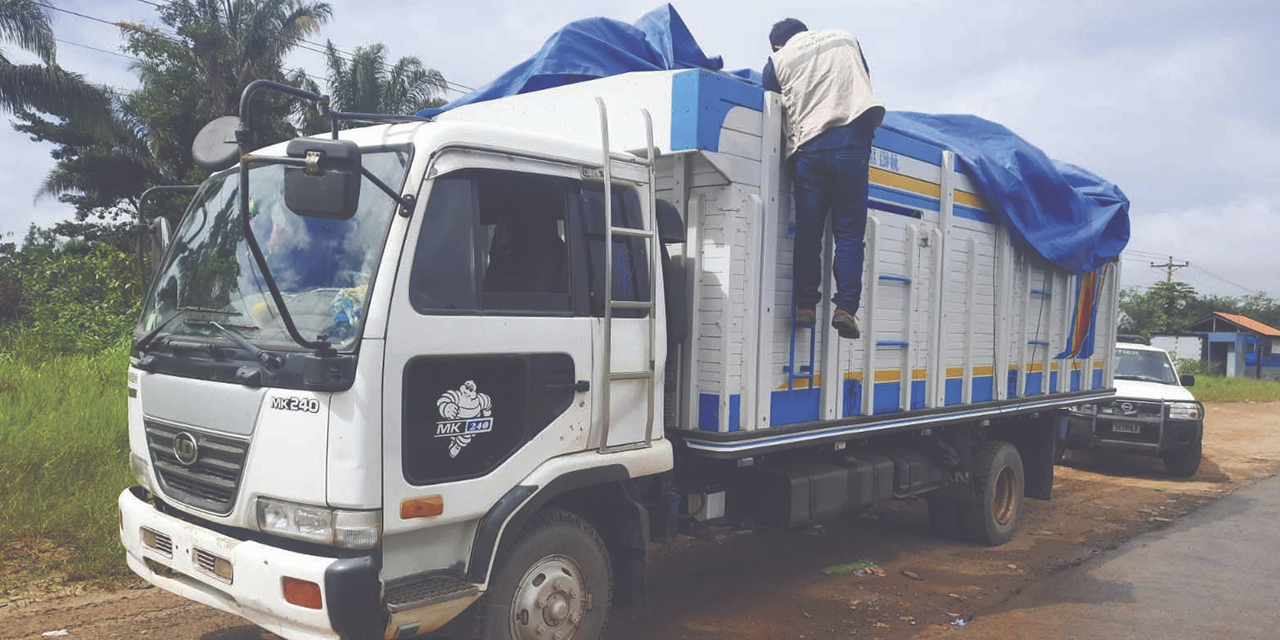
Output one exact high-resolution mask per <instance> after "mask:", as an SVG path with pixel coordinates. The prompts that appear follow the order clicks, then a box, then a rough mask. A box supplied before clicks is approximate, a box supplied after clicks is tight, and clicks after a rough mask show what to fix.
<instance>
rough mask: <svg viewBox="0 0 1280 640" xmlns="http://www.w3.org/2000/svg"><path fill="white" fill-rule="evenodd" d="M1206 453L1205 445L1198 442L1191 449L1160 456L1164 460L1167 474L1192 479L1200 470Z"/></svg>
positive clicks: (1169, 452)
mask: <svg viewBox="0 0 1280 640" xmlns="http://www.w3.org/2000/svg"><path fill="white" fill-rule="evenodd" d="M1203 453H1204V445H1203V443H1200V442H1197V443H1196V446H1194V447H1192V448H1190V449H1177V450H1175V451H1166V452H1164V453H1163V454H1161V455H1160V458H1161V459H1162V460H1164V471H1165V473H1167V474H1169V475H1171V476H1174V477H1177V478H1190V477H1191V476H1194V475H1195V474H1196V471H1198V470H1200V458H1201V457H1202V456H1203Z"/></svg>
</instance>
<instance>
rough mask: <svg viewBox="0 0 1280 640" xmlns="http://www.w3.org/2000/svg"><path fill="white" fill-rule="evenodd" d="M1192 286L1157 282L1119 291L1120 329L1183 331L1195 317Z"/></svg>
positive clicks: (1134, 332) (1154, 332)
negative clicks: (1143, 286) (1140, 287)
mask: <svg viewBox="0 0 1280 640" xmlns="http://www.w3.org/2000/svg"><path fill="white" fill-rule="evenodd" d="M1198 297H1199V294H1197V293H1196V290H1195V287H1192V286H1191V285H1189V284H1187V283H1185V282H1157V283H1156V284H1154V285H1151V286H1150V287H1148V288H1147V290H1146V291H1142V290H1141V289H1138V288H1132V289H1125V290H1123V291H1121V292H1120V313H1121V315H1120V333H1131V334H1141V335H1143V336H1147V337H1150V336H1151V335H1152V334H1156V333H1180V332H1183V331H1186V330H1187V329H1188V328H1189V327H1190V325H1191V323H1192V322H1195V321H1196V320H1197V319H1198V317H1197V316H1195V313H1196V311H1197V305H1196V300H1197V299H1198Z"/></svg>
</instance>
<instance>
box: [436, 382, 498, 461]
mask: <svg viewBox="0 0 1280 640" xmlns="http://www.w3.org/2000/svg"><path fill="white" fill-rule="evenodd" d="M436 408H438V409H439V410H440V417H441V418H444V419H443V420H441V421H440V422H437V423H436V437H437V438H449V457H450V458H456V457H458V454H459V453H461V452H462V448H463V447H465V446H467V445H468V444H470V443H471V439H472V438H473V437H475V435H476V434H478V433H488V432H490V431H493V418H492V417H491V416H492V415H493V403H492V402H491V401H490V400H489V396H488V394H484V393H480V392H479V391H477V390H476V383H475V382H474V381H472V380H468V381H466V383H464V384H463V385H462V386H461V387H459V388H458V389H450V390H448V391H446V392H444V395H442V396H440V399H439V400H436Z"/></svg>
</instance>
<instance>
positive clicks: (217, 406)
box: [119, 7, 1127, 640]
mask: <svg viewBox="0 0 1280 640" xmlns="http://www.w3.org/2000/svg"><path fill="white" fill-rule="evenodd" d="M659 13H661V14H662V15H660V16H655V15H650V16H646V18H645V19H643V20H642V21H641V22H640V23H638V25H637V26H636V27H630V26H629V25H622V26H623V27H627V29H621V28H620V27H619V26H618V24H619V23H614V22H612V21H602V20H587V21H580V22H577V23H573V24H572V25H569V26H568V27H566V28H565V29H564V30H562V31H561V32H560V33H558V34H557V35H556V36H555V37H554V38H553V39H552V44H551V45H549V46H548V47H547V48H544V50H543V51H542V52H541V53H540V54H539V55H540V56H541V57H540V59H538V60H534V61H530V62H529V63H526V64H527V66H528V68H536V69H539V70H542V71H544V72H547V73H551V74H552V76H545V77H539V78H536V79H534V80H530V82H533V83H534V84H536V85H538V87H539V88H540V90H536V91H535V90H530V89H529V87H526V86H524V85H523V84H520V83H521V82H524V80H527V79H528V78H525V77H524V76H522V75H521V74H509V75H508V76H504V77H506V78H508V79H511V78H516V80H513V81H511V82H499V83H495V85H492V86H490V87H488V88H486V89H485V90H483V91H482V94H484V95H482V96H481V97H483V98H484V99H478V98H477V99H475V100H472V101H471V103H470V104H466V105H455V107H454V108H451V109H448V110H446V111H445V112H443V113H440V114H435V115H432V116H431V117H405V116H374V115H369V114H344V113H338V112H333V111H331V110H329V109H328V101H327V99H326V98H324V97H323V96H319V95H315V94H311V93H308V92H305V91H301V90H298V89H295V88H292V87H286V86H283V85H277V84H274V83H269V82H255V83H253V84H252V85H250V86H249V88H248V89H246V91H245V93H244V95H243V97H242V99H241V108H240V113H241V114H242V115H245V116H246V117H245V118H244V120H243V121H242V122H241V121H237V119H236V118H224V119H220V120H218V121H215V122H214V123H211V124H210V125H209V127H208V128H207V129H206V131H205V132H204V134H202V135H201V136H200V137H199V138H198V139H197V141H196V144H195V148H194V149H193V151H194V155H195V157H196V158H197V159H198V160H199V161H200V162H201V164H202V165H203V166H206V167H208V168H210V169H211V170H213V171H214V173H213V175H212V177H210V178H209V180H207V181H206V182H205V183H204V184H203V185H202V186H201V188H200V190H199V192H198V193H197V194H196V195H195V197H194V199H193V202H192V204H191V206H190V208H189V209H188V210H187V212H186V214H185V215H184V217H183V218H182V220H181V222H180V223H179V224H178V225H177V227H176V228H175V230H174V232H173V234H172V241H171V242H170V243H169V244H168V247H167V249H166V250H165V252H164V254H163V259H162V260H160V261H159V263H158V265H157V269H156V273H155V275H154V279H153V282H152V285H151V287H150V292H149V294H148V297H147V299H146V301H145V303H144V305H143V312H142V316H141V319H140V322H139V326H138V327H137V329H136V332H135V340H134V344H133V349H132V353H131V359H130V367H129V374H128V380H129V391H128V395H129V400H128V402H129V443H130V450H131V455H130V462H131V465H132V468H133V471H134V474H135V476H136V477H137V480H138V484H137V486H134V487H132V488H130V489H128V490H127V491H125V492H123V493H122V494H121V495H120V498H119V507H120V528H121V529H120V536H121V540H122V541H123V544H124V547H125V549H126V552H127V553H126V557H127V560H128V564H129V566H130V568H131V569H132V570H133V571H134V572H136V573H137V574H138V575H140V576H142V577H143V578H144V579H145V580H147V581H148V582H150V583H152V584H155V585H157V586H159V587H161V588H163V589H166V590H168V591H171V592H174V593H177V594H179V595H181V596H183V597H186V598H190V599H192V600H195V601H198V602H202V603H204V604H207V605H209V606H212V607H215V608H218V609H221V610H223V611H228V612H231V613H234V614H237V615H240V616H243V617H244V618H247V619H249V620H251V621H252V622H254V623H256V624H258V625H261V626H262V627H264V628H265V629H268V630H270V631H272V632H274V633H277V634H279V635H281V636H283V637H285V638H290V639H318V638H373V637H379V638H407V637H415V636H424V635H429V634H440V635H446V636H450V637H478V638H486V639H492V638H500V639H503V640H534V639H537V640H541V639H548V640H550V639H559V640H567V639H574V640H597V639H599V638H601V637H602V634H603V629H604V627H605V623H606V621H607V618H608V615H609V612H610V610H611V609H612V608H614V607H622V606H628V605H632V604H637V603H643V602H644V598H645V567H646V559H647V556H646V553H647V549H648V548H649V544H650V543H651V542H655V541H656V542H662V541H667V540H670V539H671V538H672V537H673V536H675V535H676V534H677V533H679V532H681V531H688V530H690V528H691V527H692V524H693V523H695V522H702V523H717V524H724V525H729V526H738V527H748V528H765V527H796V526H802V525H805V524H808V523H811V522H815V521H819V520H822V519H824V518H830V517H833V516H837V515H840V514H846V513H851V512H855V511H858V510H861V509H867V508H870V507H873V506H875V505H877V504H882V503H884V502H886V501H888V500H892V499H905V498H913V497H924V498H925V499H926V500H928V504H929V515H930V521H931V524H932V526H933V528H934V530H935V531H937V532H938V533H939V534H942V535H946V536H953V537H957V538H963V539H966V540H971V541H973V542H976V543H980V544H1000V543H1003V542H1005V541H1007V540H1008V539H1009V538H1010V537H1011V536H1013V535H1014V532H1015V531H1016V528H1017V526H1018V521H1019V518H1020V516H1021V513H1022V499H1023V497H1024V496H1029V497H1033V498H1039V499H1048V498H1049V497H1050V492H1051V489H1052V483H1053V468H1054V466H1053V457H1054V444H1055V443H1054V440H1055V437H1054V436H1055V433H1056V430H1057V429H1058V428H1059V426H1060V424H1061V421H1062V420H1064V419H1065V411H1066V409H1067V408H1069V407H1073V406H1078V405H1081V404H1086V403H1099V402H1103V401H1105V400H1106V399H1108V398H1110V397H1111V396H1112V394H1113V391H1112V389H1111V377H1110V373H1109V371H1110V363H1111V360H1112V357H1113V355H1112V350H1111V348H1110V345H1114V343H1115V339H1114V336H1115V328H1116V323H1115V317H1116V313H1115V310H1116V308H1115V305H1116V280H1117V279H1116V271H1115V269H1116V268H1115V263H1114V260H1115V257H1116V253H1118V251H1119V249H1120V248H1121V247H1122V246H1123V244H1124V239H1125V238H1127V223H1126V217H1125V216H1126V215H1127V213H1126V211H1127V205H1126V204H1125V201H1124V200H1123V195H1122V194H1119V192H1118V190H1114V188H1113V187H1110V185H1107V184H1106V183H1105V182H1103V181H1101V180H1100V179H1097V178H1096V177H1091V176H1085V175H1083V174H1072V175H1069V176H1064V175H1062V174H1061V173H1059V172H1058V170H1057V169H1055V168H1054V165H1053V164H1052V163H1051V162H1050V161H1048V159H1047V158H1043V154H1039V152H1038V150H1035V149H1034V147H1030V146H1029V145H1026V144H1025V143H1024V142H1022V141H1020V140H1018V139H1016V138H1015V137H1013V136H1012V134H1008V133H1007V131H1006V130H1003V129H1001V128H999V127H998V126H997V125H993V124H991V123H985V122H984V121H978V120H976V119H964V118H962V119H940V118H935V117H930V116H924V115H921V114H893V113H891V114H889V116H888V117H887V118H886V122H885V125H884V126H883V127H882V128H881V129H880V131H879V132H878V133H877V135H876V139H875V146H874V149H873V153H872V163H871V167H872V168H871V170H870V182H871V186H870V193H871V197H870V204H869V207H870V213H869V216H868V222H867V236H866V242H867V263H866V264H867V267H866V275H865V278H864V286H863V304H862V306H861V309H862V313H863V314H864V318H863V320H864V326H863V331H862V337H861V338H859V339H857V340H841V339H839V338H838V337H837V336H836V335H835V334H834V332H831V331H814V330H812V329H806V328H803V327H796V326H795V325H794V323H793V322H792V321H791V319H792V316H793V309H792V306H793V303H792V300H791V295H790V292H791V273H790V265H791V264H792V260H791V250H792V246H793V240H792V234H793V233H794V230H793V226H792V225H793V222H792V220H793V218H792V213H791V205H790V200H789V198H787V197H784V196H785V194H786V193H787V190H788V187H787V180H786V177H785V171H784V169H783V161H782V150H781V147H782V123H781V114H782V110H781V104H780V101H779V99H778V96H777V95H776V94H766V92H765V91H764V90H763V89H762V88H761V87H759V86H758V85H755V84H753V83H751V82H747V81H743V80H741V79H740V78H738V77H735V76H731V75H728V74H724V73H720V72H719V71H718V65H717V64H715V59H712V58H708V57H706V56H705V55H703V54H701V52H700V50H699V49H698V48H697V45H696V43H694V42H693V41H692V39H691V38H690V37H689V36H688V32H687V30H686V29H685V27H684V25H683V23H682V22H680V19H679V16H678V15H676V14H675V13H674V10H671V9H670V8H669V7H664V8H663V9H662V10H660V12H659ZM655 25H660V26H655ZM655 30H656V31H655ZM620 34H621V35H620ZM606 35H607V36H609V37H605V36H606ZM628 38H630V39H628ZM600 42H610V43H611V46H614V47H623V48H628V49H629V50H633V51H634V50H640V49H642V48H646V47H647V48H648V49H646V50H647V51H649V54H646V55H644V56H637V55H631V56H623V55H609V54H606V53H604V52H601V53H600V55H599V56H598V57H599V59H600V60H602V61H611V62H613V63H619V61H623V62H626V63H627V64H633V65H639V64H641V63H643V64H649V63H648V62H644V61H648V60H660V61H662V62H661V65H660V66H661V68H644V67H641V68H636V67H625V66H617V65H614V66H609V65H604V64H600V65H598V66H596V67H594V71H593V72H592V73H591V74H590V75H592V76H594V77H596V79H593V80H589V81H581V82H572V83H570V82H571V81H576V80H581V76H580V75H576V74H581V73H582V71H583V69H585V68H588V67H591V66H592V64H595V62H592V64H585V63H584V62H583V60H582V59H581V56H582V52H583V51H588V50H589V46H597V47H598V46H600V45H599V43H600ZM591 43H595V44H594V45H592V44H591ZM552 45H554V46H552ZM584 47H588V48H586V49H584ZM564 51H571V52H573V56H574V57H571V58H567V57H566V54H565V53H564ZM677 51H678V52H679V54H676V53H675V52H677ZM596 62H598V61H596ZM619 64H621V63H619ZM557 69H558V70H561V71H562V72H563V74H562V76H556V75H555V73H557V72H556V71H555V70H557ZM548 70H551V71H548ZM553 76H554V77H553ZM555 77H559V78H560V79H561V81H560V82H556V81H555V79H554V78H555ZM522 78H523V79H522ZM268 91H273V92H283V93H286V94H288V95H290V96H292V97H294V98H297V99H302V100H309V101H313V102H315V103H317V104H318V105H319V106H320V107H321V109H322V110H323V111H325V112H326V113H328V115H329V116H330V118H331V119H332V121H333V132H332V134H331V135H327V136H319V137H314V138H299V139H294V140H290V141H287V142H284V143H280V144H276V145H272V146H268V147H266V148H262V149H254V148H252V142H251V141H252V140H253V131H251V130H249V129H248V128H247V125H246V124H244V123H248V122H252V121H253V120H252V118H251V117H249V116H251V114H252V111H253V108H254V105H255V104H256V102H255V101H256V100H258V99H259V98H260V97H261V96H262V95H263V93H264V92H268ZM353 121H358V122H363V123H370V122H372V124H369V125H368V126H363V127H361V128H348V127H344V126H343V124H344V123H350V122H353ZM966 127H967V128H969V129H971V130H972V129H975V128H983V130H982V131H973V134H974V135H973V136H972V139H975V140H982V141H984V143H983V144H981V145H977V144H969V143H967V142H966V140H969V138H965V137H960V136H956V135H954V133H955V132H956V131H957V130H959V129H963V128H966ZM1002 145H1003V146H1002ZM959 148H964V149H966V151H963V152H962V153H961V154H960V155H957V152H956V149H959ZM1037 154H1038V155H1037ZM1006 155H1008V156H1014V157H1016V158H1018V159H1019V160H1018V163H1010V162H1009V161H1008V160H1007V158H1006V157H1005V156H1006ZM1037 158H1042V159H1043V161H1039V160H1037ZM957 163H960V164H957ZM1001 167H1004V168H1005V170H1008V167H1016V169H1017V170H1018V171H1022V172H1024V173H1025V174H1027V175H1028V180H1027V181H1026V182H1027V183H1028V184H1030V183H1032V182H1034V183H1035V184H1037V185H1044V184H1051V185H1055V186H1054V187H1053V189H1051V190H1050V191H1049V192H1046V193H1050V194H1051V195H1044V194H1042V193H1040V192H1038V191H1036V190H1034V189H1028V188H1023V187H1022V186H1020V185H1021V183H1020V182H1019V181H1017V180H1011V179H1008V174H1000V173H998V172H999V171H1000V170H1001V169H1000V168H1001ZM1032 174H1034V180H1031V176H1032ZM1002 176H1003V177H1002ZM1082 184H1085V185H1087V187H1088V188H1087V189H1084V188H1082V191H1081V192H1076V191H1073V190H1071V187H1070V186H1068V185H1075V186H1076V187H1077V188H1080V185H1082ZM1015 188H1016V189H1019V190H1020V191H1019V193H1018V194H1017V195H1018V198H1017V201H1018V202H1020V203H1022V205H1023V208H1018V209H1014V208H1010V207H1008V206H1006V203H1007V202H1010V201H1012V200H1013V199H1012V198H1010V197H1009V195H1010V194H1009V190H1010V189H1015ZM1063 189H1066V191H1063ZM1063 193H1089V194H1099V193H1101V194H1103V196H1105V197H1098V198H1097V199H1094V198H1093V197H1091V196H1090V197H1086V196H1083V195H1081V196H1079V197H1077V198H1075V199H1073V200H1072V201H1071V202H1060V201H1052V202H1050V201H1047V200H1045V199H1044V198H1052V197H1057V198H1061V197H1062V194H1063ZM1049 204H1056V207H1055V212H1056V214H1055V216H1053V217H1052V219H1051V222H1052V223H1053V224H1055V225H1064V224H1068V223H1070V224H1074V225H1078V226H1077V227H1075V228H1072V229H1066V228H1063V227H1061V226H1059V227H1056V228H1053V229H1045V225H1047V224H1049V222H1048V221H1044V220H1039V219H1038V217H1039V216H1040V213H1039V211H1041V210H1042V209H1040V208H1039V207H1044V206H1048V205H1049ZM1028 207H1029V208H1028ZM1068 213H1070V215H1068ZM1071 216H1075V217H1074V218H1073V219H1072V220H1068V218H1071ZM1101 216H1107V217H1108V220H1109V223H1107V224H1099V222H1100V221H1099V217H1101ZM1029 221H1030V222H1035V223H1036V224H1030V225H1029V224H1027V223H1028V222H1029ZM1086 228H1087V229H1093V230H1098V229H1107V230H1108V231H1106V232H1105V233H1103V235H1095V236H1089V232H1086V231H1082V230H1081V229H1086ZM1043 232H1049V233H1051V234H1053V235H1054V236H1055V237H1056V236H1058V235H1061V236H1062V237H1072V238H1082V239H1083V240H1082V241H1081V242H1080V243H1079V244H1077V245H1069V244H1067V243H1063V242H1062V241H1058V242H1056V243H1051V244H1045V243H1044V242H1042V241H1043V240H1044V236H1042V235H1040V234H1041V233H1043ZM162 235H163V234H162ZM1086 236H1089V237H1086ZM272 243H274V245H272ZM1099 248H1100V249H1099ZM1112 249H1114V251H1111V250H1112ZM830 251H831V250H830V248H829V247H828V248H827V249H826V250H825V251H824V263H825V266H824V269H825V275H824V277H823V282H824V283H826V284H825V285H824V288H825V289H826V291H825V293H826V294H827V295H828V296H829V295H830V293H831V291H830V288H831V282H832V279H831V273H830V263H829V256H830ZM824 313H825V312H824ZM823 321H824V322H827V323H829V321H830V318H829V317H828V318H825V319H823ZM1095 345H1096V346H1095Z"/></svg>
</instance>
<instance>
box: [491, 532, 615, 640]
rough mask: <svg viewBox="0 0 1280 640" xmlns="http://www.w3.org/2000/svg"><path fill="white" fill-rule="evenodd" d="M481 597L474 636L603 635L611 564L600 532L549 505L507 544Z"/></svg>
mask: <svg viewBox="0 0 1280 640" xmlns="http://www.w3.org/2000/svg"><path fill="white" fill-rule="evenodd" d="M494 566H495V567H497V570H496V571H495V573H494V575H493V578H492V580H491V581H490V583H489V591H488V592H486V593H485V595H484V597H483V598H481V599H480V600H479V601H478V602H476V606H475V607H473V609H474V610H475V618H474V620H475V622H474V624H473V625H472V636H471V637H472V638H474V640H542V639H543V638H545V639H546V640H552V639H558V640H599V638H601V637H602V634H603V631H604V624H605V620H606V619H607V618H608V617H609V605H610V604H611V600H612V597H611V596H612V586H613V570H612V567H611V566H610V564H609V552H608V550H607V549H606V548H605V545H604V541H603V540H601V539H600V535H599V534H597V533H596V530H595V529H593V528H592V527H591V525H590V524H588V523H587V521H585V520H583V519H582V518H579V517H578V516H576V515H574V514H573V513H570V512H568V511H565V510H563V509H544V510H542V511H540V512H538V514H537V515H535V516H534V517H533V518H532V519H531V520H530V521H529V523H528V524H526V525H525V526H524V528H523V529H521V530H520V533H518V534H516V537H515V539H514V540H512V541H511V543H510V544H509V545H508V544H504V545H503V548H502V551H501V552H500V553H499V555H498V559H497V562H496V563H495V564H494Z"/></svg>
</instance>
